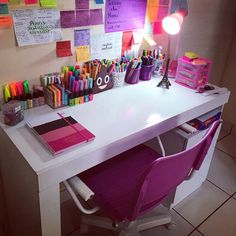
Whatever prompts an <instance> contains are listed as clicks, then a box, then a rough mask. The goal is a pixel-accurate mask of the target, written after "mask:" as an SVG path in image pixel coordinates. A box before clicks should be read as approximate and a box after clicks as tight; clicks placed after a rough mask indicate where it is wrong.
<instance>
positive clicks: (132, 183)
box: [78, 145, 161, 221]
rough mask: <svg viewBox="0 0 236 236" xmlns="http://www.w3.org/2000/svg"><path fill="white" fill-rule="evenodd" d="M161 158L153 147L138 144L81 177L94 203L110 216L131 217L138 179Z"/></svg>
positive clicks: (122, 218) (112, 217)
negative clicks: (92, 193) (92, 195)
mask: <svg viewBox="0 0 236 236" xmlns="http://www.w3.org/2000/svg"><path fill="white" fill-rule="evenodd" d="M159 157H161V156H160V155H159V154H158V153H156V152H155V151H154V150H152V149H150V148H148V147H146V146H144V145H139V146H136V147H135V148H133V149H130V150H128V151H126V152H124V153H122V154H120V155H118V156H116V157H115V158H112V159H110V160H108V161H106V162H103V163H101V164H100V165H98V166H95V167H94V168H91V169H89V170H87V171H85V172H83V173H81V174H79V175H78V176H79V178H80V179H81V180H82V181H83V182H84V183H85V184H87V185H88V186H89V188H90V189H91V190H92V191H93V192H94V193H95V196H94V200H95V202H96V203H97V204H98V205H99V206H100V207H101V208H102V209H103V210H104V213H105V214H106V215H107V216H108V217H110V218H111V219H112V220H114V221H122V220H125V219H128V220H130V219H129V212H130V209H131V207H133V205H134V202H133V200H134V194H135V188H136V185H137V183H138V180H139V178H140V176H141V175H142V174H143V172H144V171H145V169H146V168H147V167H148V166H150V165H151V163H152V162H153V161H154V160H156V159H157V158H159ZM133 163H135V166H134V165H133ZM121 190H122V191H121Z"/></svg>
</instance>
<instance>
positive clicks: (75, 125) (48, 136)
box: [26, 113, 95, 155]
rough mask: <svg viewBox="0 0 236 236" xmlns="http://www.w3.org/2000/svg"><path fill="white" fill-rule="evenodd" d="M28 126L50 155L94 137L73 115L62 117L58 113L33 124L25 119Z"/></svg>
mask: <svg viewBox="0 0 236 236" xmlns="http://www.w3.org/2000/svg"><path fill="white" fill-rule="evenodd" d="M26 123H27V125H28V127H29V128H30V129H31V130H32V131H33V132H34V134H36V136H37V137H38V138H39V139H40V141H41V142H42V143H43V144H44V145H46V147H47V148H48V149H49V151H50V152H51V153H52V155H56V154H58V153H61V152H63V151H65V150H67V149H69V148H72V147H74V146H76V145H78V144H82V143H86V142H89V141H91V140H93V139H94V138H95V135H94V134H92V133H91V132H90V131H89V130H88V129H86V128H85V127H84V126H83V125H81V124H80V123H79V122H77V121H76V120H75V119H74V118H73V117H71V116H67V117H63V116H62V115H61V114H59V113H58V119H56V120H53V121H50V122H47V123H43V124H39V125H33V123H34V122H32V123H31V122H30V121H27V122H26Z"/></svg>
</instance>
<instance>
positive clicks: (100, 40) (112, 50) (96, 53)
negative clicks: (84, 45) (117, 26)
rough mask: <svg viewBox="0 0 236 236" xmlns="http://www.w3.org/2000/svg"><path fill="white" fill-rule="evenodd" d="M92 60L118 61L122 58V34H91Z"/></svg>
mask: <svg viewBox="0 0 236 236" xmlns="http://www.w3.org/2000/svg"><path fill="white" fill-rule="evenodd" d="M90 41H91V42H90V43H91V59H104V58H105V59H111V60H112V59H116V58H118V57H120V56H121V48H122V32H118V33H108V34H93V33H92V32H91V38H90Z"/></svg>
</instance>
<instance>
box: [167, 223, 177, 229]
mask: <svg viewBox="0 0 236 236" xmlns="http://www.w3.org/2000/svg"><path fill="white" fill-rule="evenodd" d="M165 226H166V228H167V229H168V230H175V229H176V223H175V222H171V223H169V224H166V225H165Z"/></svg>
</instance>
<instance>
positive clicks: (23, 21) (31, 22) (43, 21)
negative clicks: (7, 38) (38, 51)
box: [12, 9, 62, 46]
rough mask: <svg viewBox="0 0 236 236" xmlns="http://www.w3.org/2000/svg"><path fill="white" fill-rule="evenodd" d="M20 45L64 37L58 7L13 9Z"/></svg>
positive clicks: (46, 41)
mask: <svg viewBox="0 0 236 236" xmlns="http://www.w3.org/2000/svg"><path fill="white" fill-rule="evenodd" d="M12 15H13V21H14V29H15V34H16V39H17V43H18V45H19V46H25V45H34V44H42V43H49V42H54V41H59V40H61V39H62V36H61V28H60V13H59V10H57V9H24V10H14V11H12Z"/></svg>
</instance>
